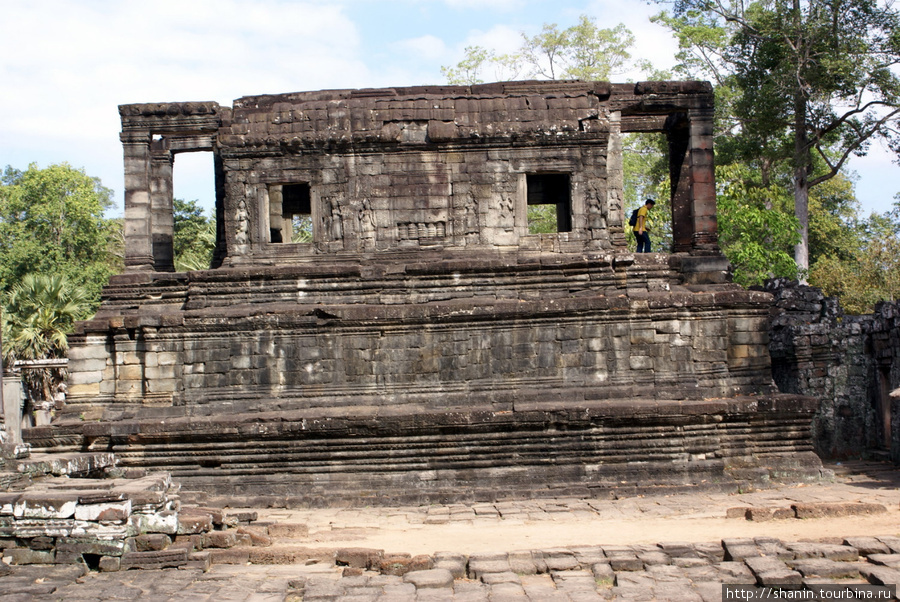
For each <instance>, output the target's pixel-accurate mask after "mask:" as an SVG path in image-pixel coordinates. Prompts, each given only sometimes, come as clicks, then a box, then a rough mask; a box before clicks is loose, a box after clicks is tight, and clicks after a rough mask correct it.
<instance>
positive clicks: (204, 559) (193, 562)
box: [179, 551, 212, 573]
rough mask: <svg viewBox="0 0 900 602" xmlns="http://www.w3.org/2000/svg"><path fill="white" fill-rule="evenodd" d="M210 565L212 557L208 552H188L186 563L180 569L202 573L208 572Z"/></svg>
mask: <svg viewBox="0 0 900 602" xmlns="http://www.w3.org/2000/svg"><path fill="white" fill-rule="evenodd" d="M211 565H212V555H211V554H210V553H209V552H206V551H201V552H189V553H188V561H187V562H186V563H185V564H184V565H183V566H181V567H179V568H183V569H200V570H201V571H203V572H204V573H206V572H208V571H209V567H210V566H211Z"/></svg>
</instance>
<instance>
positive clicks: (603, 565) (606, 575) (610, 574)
mask: <svg viewBox="0 0 900 602" xmlns="http://www.w3.org/2000/svg"><path fill="white" fill-rule="evenodd" d="M591 574H593V575H594V579H595V580H596V581H597V582H601V583H608V584H610V585H612V583H613V582H614V581H615V578H616V573H615V571H613V569H612V567H611V566H610V565H609V563H608V562H598V563H596V564H592V565H591Z"/></svg>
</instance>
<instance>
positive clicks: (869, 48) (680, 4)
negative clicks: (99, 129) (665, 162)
mask: <svg viewBox="0 0 900 602" xmlns="http://www.w3.org/2000/svg"><path fill="white" fill-rule="evenodd" d="M657 1H658V2H660V3H668V4H672V5H673V15H669V14H667V13H662V14H661V15H659V16H657V17H656V20H657V21H658V22H662V23H664V24H666V25H668V26H669V27H670V28H671V29H672V30H673V31H674V32H675V34H676V36H677V37H678V39H679V43H680V46H681V48H682V52H681V54H680V55H679V56H680V58H682V59H683V60H682V64H681V68H682V69H683V70H684V71H686V72H689V73H692V74H693V75H695V76H696V75H700V76H712V77H713V79H715V80H716V81H717V83H719V84H720V86H725V87H726V88H727V92H726V93H725V94H722V95H721V96H724V97H725V99H726V102H728V103H729V105H728V108H729V109H730V111H729V113H730V116H731V118H732V125H733V127H732V128H731V129H730V133H731V134H732V135H733V137H734V140H735V141H736V142H737V144H736V145H735V150H736V153H737V154H738V155H739V154H740V153H741V151H742V152H743V153H744V155H745V156H746V155H747V154H749V153H755V154H756V155H757V156H758V157H761V160H760V162H759V167H760V169H761V171H762V173H763V177H764V179H765V178H766V176H767V175H768V170H769V169H770V168H771V167H772V166H773V165H775V164H777V163H779V162H786V163H787V164H788V165H789V169H790V172H791V179H792V182H791V186H792V188H793V205H794V212H795V215H796V217H797V223H798V230H799V233H800V237H799V239H798V241H797V244H796V245H795V249H794V256H795V259H796V261H797V264H798V265H799V266H800V268H801V271H802V272H805V271H806V270H807V269H808V267H809V199H810V190H811V189H812V188H813V187H815V186H817V185H819V184H822V183H823V182H826V181H828V180H830V179H832V178H834V177H835V176H837V175H838V174H839V173H840V172H841V169H842V167H843V166H844V164H845V163H846V161H847V159H848V158H849V157H850V156H851V155H854V154H856V155H861V154H864V153H865V152H866V150H867V149H868V145H869V144H870V142H871V141H872V140H873V139H874V138H877V137H883V138H885V139H889V140H891V139H893V140H895V141H896V137H895V136H896V123H897V119H898V117H900V78H898V77H897V75H896V74H895V73H894V72H893V69H894V67H895V66H896V65H897V64H898V62H900V30H898V25H900V17H898V13H897V11H895V10H894V9H893V8H892V6H891V5H890V3H888V4H883V3H879V2H877V1H876V0H853V1H848V0H759V1H756V2H745V1H743V0H657Z"/></svg>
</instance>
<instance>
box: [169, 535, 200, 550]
mask: <svg viewBox="0 0 900 602" xmlns="http://www.w3.org/2000/svg"><path fill="white" fill-rule="evenodd" d="M174 545H177V546H178V547H180V548H186V549H187V550H188V552H192V551H194V550H201V549H203V535H201V534H199V533H194V534H192V535H176V536H175V544H174Z"/></svg>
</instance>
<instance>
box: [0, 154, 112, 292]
mask: <svg viewBox="0 0 900 602" xmlns="http://www.w3.org/2000/svg"><path fill="white" fill-rule="evenodd" d="M111 197H112V193H111V191H110V190H108V189H107V188H104V187H103V186H102V185H101V184H100V181H99V180H97V179H96V178H92V177H90V176H88V175H86V174H85V173H84V171H83V170H79V169H75V168H73V167H71V166H70V165H68V164H66V163H62V164H59V165H51V166H49V167H47V168H44V169H40V168H38V166H37V165H35V164H31V165H29V166H28V169H27V170H26V171H24V172H22V171H18V170H15V169H13V168H11V167H7V168H6V170H5V172H4V174H3V177H2V181H0V290H9V289H11V288H12V287H13V286H15V285H16V284H17V283H19V282H21V281H22V280H23V278H24V277H25V275H26V274H29V273H39V274H60V275H63V276H66V277H67V278H68V280H69V281H71V282H72V283H73V284H74V285H76V286H78V287H81V288H84V289H85V291H86V292H87V294H88V295H89V297H90V298H91V299H92V300H93V301H92V305H93V306H96V305H97V304H98V303H99V299H100V288H101V287H102V286H103V285H104V284H105V283H106V281H107V280H108V279H109V276H110V275H111V274H112V273H114V272H115V271H116V268H117V262H118V258H117V257H116V255H115V253H114V250H115V248H116V244H117V240H118V225H117V223H116V222H115V221H114V220H109V219H106V218H105V217H104V211H105V210H106V209H108V208H109V207H110V206H111V205H112V201H111Z"/></svg>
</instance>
